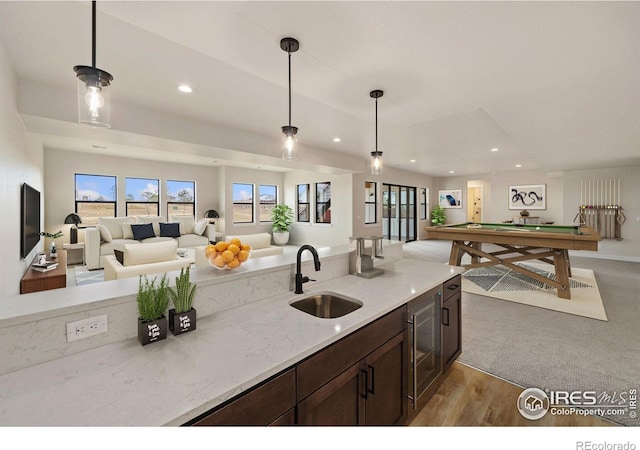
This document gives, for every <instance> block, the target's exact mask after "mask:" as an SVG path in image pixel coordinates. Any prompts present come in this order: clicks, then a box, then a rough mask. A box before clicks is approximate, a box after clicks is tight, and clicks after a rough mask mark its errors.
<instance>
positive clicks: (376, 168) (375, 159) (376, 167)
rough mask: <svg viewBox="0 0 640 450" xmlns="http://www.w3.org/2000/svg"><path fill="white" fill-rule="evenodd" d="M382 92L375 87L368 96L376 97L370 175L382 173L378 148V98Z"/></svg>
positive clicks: (380, 155)
mask: <svg viewBox="0 0 640 450" xmlns="http://www.w3.org/2000/svg"><path fill="white" fill-rule="evenodd" d="M383 95H384V92H383V91H381V90H379V89H376V90H375V91H371V92H370V93H369V96H370V97H371V98H375V99H376V151H375V152H371V175H382V152H381V151H379V150H378V99H379V98H380V97H382V96H383Z"/></svg>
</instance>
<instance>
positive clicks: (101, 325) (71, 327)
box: [67, 314, 107, 342]
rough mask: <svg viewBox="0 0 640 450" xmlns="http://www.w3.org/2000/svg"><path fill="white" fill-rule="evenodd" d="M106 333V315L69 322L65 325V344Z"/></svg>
mask: <svg viewBox="0 0 640 450" xmlns="http://www.w3.org/2000/svg"><path fill="white" fill-rule="evenodd" d="M106 332H107V315H106V314H103V315H102V316H96V317H90V318H88V319H82V320H78V321H76V322H69V323H68V324H67V342H73V341H77V340H79V339H84V338H86V337H89V336H95V335H96V334H102V333H106Z"/></svg>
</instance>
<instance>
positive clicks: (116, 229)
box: [98, 217, 135, 239]
mask: <svg viewBox="0 0 640 450" xmlns="http://www.w3.org/2000/svg"><path fill="white" fill-rule="evenodd" d="M123 223H135V219H134V218H133V217H99V218H98V225H103V226H104V227H105V228H106V229H107V230H109V233H111V239H122V238H123V236H124V235H123V234H122V224H123Z"/></svg>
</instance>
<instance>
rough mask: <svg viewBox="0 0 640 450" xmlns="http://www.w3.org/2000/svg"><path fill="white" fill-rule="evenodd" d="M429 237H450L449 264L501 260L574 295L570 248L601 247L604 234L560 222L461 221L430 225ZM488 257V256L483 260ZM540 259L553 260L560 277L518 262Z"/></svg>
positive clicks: (479, 264)
mask: <svg viewBox="0 0 640 450" xmlns="http://www.w3.org/2000/svg"><path fill="white" fill-rule="evenodd" d="M425 231H426V238H427V239H441V240H450V241H452V244H451V254H450V256H449V264H451V265H454V266H461V265H462V264H461V261H462V256H463V255H464V254H465V253H467V254H469V256H471V264H466V265H464V267H465V268H467V269H472V268H475V267H483V266H494V265H497V264H500V265H503V266H505V267H508V268H510V269H512V270H514V271H516V272H520V273H523V274H525V275H527V276H530V277H531V278H534V279H536V280H538V281H540V282H541V283H544V284H546V285H549V286H552V287H554V288H556V289H557V291H558V297H560V298H566V299H570V298H571V290H570V286H569V277H570V276H571V264H570V263H569V252H568V250H591V251H598V241H600V235H599V234H598V232H597V231H596V230H594V229H593V228H589V227H578V226H560V225H522V224H509V223H471V222H466V223H459V224H455V225H442V226H434V227H426V228H425ZM485 242H486V243H491V244H495V245H497V246H499V247H501V249H500V250H498V251H494V252H486V251H483V250H482V244H483V243H485ZM483 258H484V260H482V259H483ZM536 259H537V260H540V261H543V262H545V263H548V264H553V266H554V268H555V273H556V279H555V280H552V279H548V278H546V277H543V276H542V275H539V274H537V273H535V272H532V271H530V270H527V269H525V268H523V267H521V266H519V265H517V264H515V263H516V262H520V261H528V260H536Z"/></svg>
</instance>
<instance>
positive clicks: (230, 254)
mask: <svg viewBox="0 0 640 450" xmlns="http://www.w3.org/2000/svg"><path fill="white" fill-rule="evenodd" d="M234 257H235V255H234V254H233V252H232V251H231V250H225V251H223V252H222V259H223V260H224V262H226V263H228V262H230V261H232V260H233V258H234Z"/></svg>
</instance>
